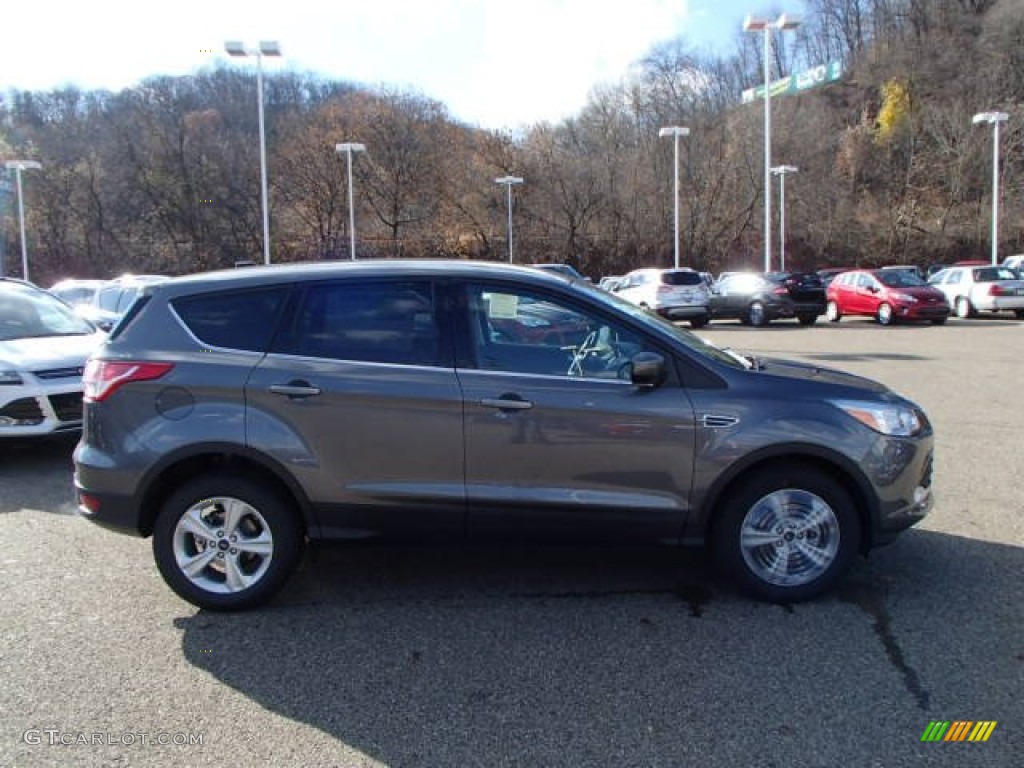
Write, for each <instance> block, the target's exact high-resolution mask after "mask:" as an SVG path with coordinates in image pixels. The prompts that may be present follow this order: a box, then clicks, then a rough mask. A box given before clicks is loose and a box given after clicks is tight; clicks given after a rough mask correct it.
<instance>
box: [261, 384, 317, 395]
mask: <svg viewBox="0 0 1024 768" xmlns="http://www.w3.org/2000/svg"><path fill="white" fill-rule="evenodd" d="M270 391H271V392H272V393H274V394H275V395H284V396H285V397H312V396H313V395H319V394H320V387H314V386H313V385H312V384H310V383H309V382H306V381H293V382H291V383H289V384H271V385H270Z"/></svg>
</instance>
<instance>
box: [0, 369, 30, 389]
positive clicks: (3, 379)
mask: <svg viewBox="0 0 1024 768" xmlns="http://www.w3.org/2000/svg"><path fill="white" fill-rule="evenodd" d="M24 383H25V382H24V381H22V380H21V376H19V375H18V372H17V371H4V370H0V386H3V385H4V384H14V385H18V384H24Z"/></svg>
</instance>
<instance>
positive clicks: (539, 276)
mask: <svg viewBox="0 0 1024 768" xmlns="http://www.w3.org/2000/svg"><path fill="white" fill-rule="evenodd" d="M350 276H359V277H369V278H373V277H403V276H404V277H445V276H451V277H460V278H466V277H469V278H477V279H500V278H503V277H505V278H507V277H515V278H516V279H517V280H519V281H524V280H525V281H529V282H532V283H535V284H537V285H563V286H564V285H566V283H567V282H568V281H567V279H566V276H565V275H564V274H560V273H556V272H554V271H550V270H544V269H537V268H536V267H533V266H524V265H517V264H506V263H503V262H494V261H473V260H467V259H361V260H359V261H317V262H301V263H287V264H270V265H257V266H253V267H246V268H245V269H233V268H232V269H223V270H216V271H213V272H197V273H194V274H190V275H183V276H181V277H173V278H170V279H168V280H165V281H163V282H161V283H159V284H158V285H156V286H154V288H153V290H154V291H159V292H160V293H161V294H163V293H174V294H176V295H177V294H184V293H188V292H189V291H190V290H195V289H196V288H201V289H202V290H203V292H206V291H207V290H211V291H212V290H225V289H229V288H246V287H248V288H255V287H261V286H266V285H277V284H279V283H281V282H287V281H290V280H329V279H332V278H337V277H350Z"/></svg>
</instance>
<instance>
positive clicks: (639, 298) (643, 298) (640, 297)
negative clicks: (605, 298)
mask: <svg viewBox="0 0 1024 768" xmlns="http://www.w3.org/2000/svg"><path fill="white" fill-rule="evenodd" d="M615 293H616V294H618V295H619V296H621V297H622V298H624V299H628V300H629V301H631V302H633V303H634V304H637V305H638V306H641V307H645V308H647V309H650V310H652V311H654V312H657V313H658V314H659V315H661V316H663V317H667V318H668V319H669V320H689V321H690V325H691V326H693V327H694V328H702V327H703V326H705V325H707V323H708V320H710V319H711V312H710V310H709V309H708V302H709V300H710V293H709V292H708V286H707V283H705V282H704V278H703V277H702V276H701V274H700V272H697V271H696V270H693V269H688V268H683V269H636V270H633V271H632V272H630V273H629V274H628V275H626V276H625V277H624V278H622V280H621V281H620V282H619V284H618V285H617V286H616V287H615Z"/></svg>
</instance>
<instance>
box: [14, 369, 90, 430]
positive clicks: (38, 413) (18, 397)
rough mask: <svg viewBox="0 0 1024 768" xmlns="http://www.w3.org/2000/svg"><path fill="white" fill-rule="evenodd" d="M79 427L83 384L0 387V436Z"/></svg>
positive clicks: (76, 382) (78, 382)
mask: <svg viewBox="0 0 1024 768" xmlns="http://www.w3.org/2000/svg"><path fill="white" fill-rule="evenodd" d="M81 428H82V384H81V379H80V378H79V379H77V380H76V381H75V383H74V385H72V386H69V385H68V383H67V382H64V384H63V385H59V384H45V383H40V384H39V386H15V387H10V386H4V387H2V388H0V438H2V437H34V436H39V435H52V434H57V433H60V432H75V431H78V430H80V429H81Z"/></svg>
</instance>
